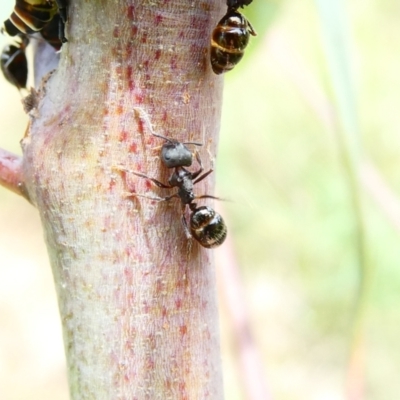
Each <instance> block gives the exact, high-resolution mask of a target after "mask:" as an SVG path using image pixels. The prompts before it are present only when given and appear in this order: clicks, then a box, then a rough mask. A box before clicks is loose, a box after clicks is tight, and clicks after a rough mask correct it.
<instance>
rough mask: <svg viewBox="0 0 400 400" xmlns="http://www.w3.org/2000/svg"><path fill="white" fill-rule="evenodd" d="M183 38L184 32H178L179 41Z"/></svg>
mask: <svg viewBox="0 0 400 400" xmlns="http://www.w3.org/2000/svg"><path fill="white" fill-rule="evenodd" d="M184 37H185V32H183V31H180V32H179V38H180V39H183V38H184Z"/></svg>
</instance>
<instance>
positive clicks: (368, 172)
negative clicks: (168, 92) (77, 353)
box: [0, 0, 400, 400]
mask: <svg viewBox="0 0 400 400" xmlns="http://www.w3.org/2000/svg"><path fill="white" fill-rule="evenodd" d="M12 5H13V1H11V0H7V1H3V3H2V5H1V6H0V20H1V21H3V20H4V19H5V18H7V16H8V15H9V13H10V10H11V9H12ZM244 14H246V16H247V17H248V18H249V20H250V21H251V22H252V25H253V26H254V28H255V29H256V31H257V32H258V36H257V37H255V38H252V39H251V43H250V45H249V48H248V49H247V51H246V55H245V57H244V59H243V61H242V62H241V63H240V64H239V65H238V66H237V67H236V68H235V70H234V71H232V72H231V73H229V74H227V75H226V77H225V91H224V108H223V116H222V126H221V138H220V147H219V154H218V158H217V191H218V195H219V196H221V197H223V198H228V199H230V200H232V201H230V202H224V203H223V204H220V205H219V207H220V208H223V210H222V213H223V215H224V218H225V219H226V220H227V224H228V227H229V233H230V239H231V240H232V246H230V245H229V244H228V245H226V246H225V245H224V246H222V247H221V248H220V249H218V250H217V251H216V255H217V260H219V262H218V263H219V265H217V274H218V276H219V279H220V284H219V295H220V304H221V306H220V309H221V343H222V349H223V352H222V357H223V364H224V380H225V393H226V399H229V400H251V398H250V397H249V395H248V393H247V392H246V390H245V386H244V384H243V379H242V378H243V371H242V370H241V368H242V367H241V366H240V362H239V361H238V360H239V359H240V354H241V353H242V352H243V348H241V347H240V346H239V345H238V343H239V342H238V340H237V332H235V329H234V328H233V324H232V318H234V315H233V316H232V313H231V311H230V305H229V298H228V296H227V288H226V287H224V283H226V282H225V281H224V278H223V276H222V277H221V274H222V272H221V271H222V270H223V268H234V267H233V266H232V265H228V266H226V265H224V264H226V263H225V260H227V255H229V256H233V259H234V260H235V261H236V263H237V264H238V267H239V273H240V280H241V284H242V285H243V287H242V289H241V290H243V293H244V295H243V298H241V299H240V302H241V303H242V304H245V305H246V306H247V313H248V318H249V321H250V326H251V330H252V332H253V335H254V344H255V346H256V348H257V351H258V356H259V357H260V360H261V368H260V370H259V371H258V372H259V373H260V375H261V379H263V380H264V381H265V383H266V386H267V387H268V389H269V392H270V395H271V398H273V399H279V400H286V399H307V400H310V399H311V400H314V399H315V400H317V399H318V400H320V399H323V400H325V399H326V400H337V399H338V400H339V399H350V398H351V399H377V400H378V399H379V400H381V399H385V400H391V399H393V400H394V399H396V400H397V399H398V398H399V395H400V380H399V379H398V371H399V370H400V345H399V337H400V310H399V309H398V308H399V307H398V304H400V290H399V289H400V257H399V255H400V246H399V239H400V211H399V210H400V202H399V200H398V196H397V193H399V192H400V174H399V173H398V167H397V164H398V155H399V154H400V143H399V142H400V135H397V133H396V132H397V131H398V129H399V128H400V119H399V117H398V115H397V114H398V110H397V107H398V104H399V103H400V74H399V71H400V50H398V49H397V48H398V47H399V45H398V43H400V24H399V18H400V3H399V2H395V1H393V0H367V1H365V0H364V1H361V0H352V1H347V2H345V1H341V0H337V1H329V0H315V1H290V0H254V3H253V4H252V5H251V6H249V7H248V8H246V9H245V11H244ZM8 40H9V39H7V38H5V37H0V44H1V46H3V45H4V44H5V43H6V42H7V41H8ZM20 99H21V97H20V95H19V94H18V92H17V91H16V90H15V89H14V88H13V87H11V86H10V85H9V84H8V83H6V82H5V81H4V79H0V105H1V106H0V121H1V129H0V147H2V148H6V149H8V150H10V151H14V152H20V148H19V140H20V139H21V137H22V135H23V133H24V131H25V128H26V123H27V118H26V116H25V115H24V113H23V111H22V106H21V104H20ZM0 225H1V227H2V229H0V265H1V268H0V326H1V328H0V397H1V398H2V399H7V400H9V399H12V400H14V399H15V400H16V399H41V400H50V399H51V400H53V399H57V400H58V399H60V400H64V399H67V398H68V396H67V384H66V380H65V366H64V354H63V348H62V342H61V329H60V323H59V320H58V313H57V305H56V298H55V293H54V288H53V286H52V276H51V271H50V267H49V266H48V260H47V255H46V251H45V246H44V243H43V238H42V231H41V227H40V223H39V217H38V215H37V212H36V210H35V209H34V208H33V207H31V206H30V205H29V204H27V202H26V201H24V200H22V199H20V198H18V197H17V196H15V195H13V194H11V193H9V192H7V191H6V190H4V189H0ZM221 260H223V261H224V262H222V261H221ZM233 264H234V263H233ZM352 396H353V397H352ZM357 396H358V397H357Z"/></svg>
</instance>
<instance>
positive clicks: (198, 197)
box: [195, 194, 223, 200]
mask: <svg viewBox="0 0 400 400" xmlns="http://www.w3.org/2000/svg"><path fill="white" fill-rule="evenodd" d="M195 199H214V200H223V199H221V198H220V197H215V196H211V195H209V194H203V195H202V196H196V197H195Z"/></svg>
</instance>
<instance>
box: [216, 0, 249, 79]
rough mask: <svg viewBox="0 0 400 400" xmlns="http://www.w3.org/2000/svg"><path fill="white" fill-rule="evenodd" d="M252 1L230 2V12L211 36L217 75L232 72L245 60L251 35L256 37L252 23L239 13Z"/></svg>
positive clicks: (228, 3) (238, 0)
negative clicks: (239, 10)
mask: <svg viewBox="0 0 400 400" xmlns="http://www.w3.org/2000/svg"><path fill="white" fill-rule="evenodd" d="M251 2H252V0H228V1H227V5H228V10H227V12H226V14H225V15H224V17H223V18H222V19H221V20H220V21H219V22H218V24H217V26H216V27H215V29H214V30H213V32H212V35H211V50H210V59H211V67H212V70H213V71H214V73H216V74H217V75H219V74H222V73H224V72H227V71H230V70H232V69H233V68H234V67H235V65H236V64H237V63H238V62H239V61H240V60H241V59H242V58H243V55H244V50H245V48H246V47H247V45H248V43H249V40H250V35H253V36H256V35H257V34H256V32H255V30H254V28H253V27H252V26H251V24H250V22H249V21H248V20H247V19H246V18H245V17H244V16H243V15H242V14H241V13H240V12H238V11H237V10H238V8H239V7H243V6H245V5H249V4H250V3H251Z"/></svg>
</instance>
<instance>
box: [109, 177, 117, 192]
mask: <svg viewBox="0 0 400 400" xmlns="http://www.w3.org/2000/svg"><path fill="white" fill-rule="evenodd" d="M115 185H116V182H115V179H114V178H112V179H110V182H109V184H108V189H109V191H110V192H112V190H113V189H114V188H115Z"/></svg>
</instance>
